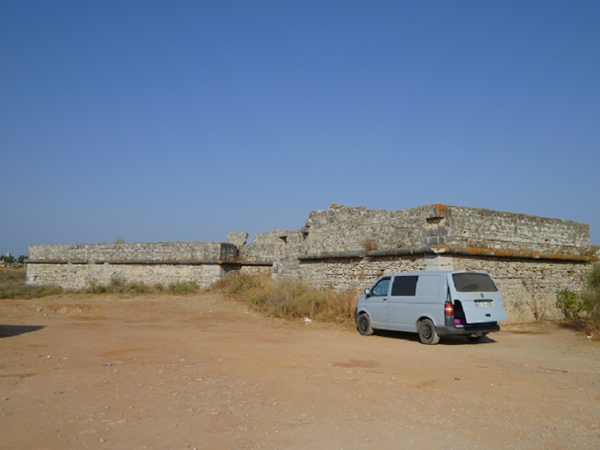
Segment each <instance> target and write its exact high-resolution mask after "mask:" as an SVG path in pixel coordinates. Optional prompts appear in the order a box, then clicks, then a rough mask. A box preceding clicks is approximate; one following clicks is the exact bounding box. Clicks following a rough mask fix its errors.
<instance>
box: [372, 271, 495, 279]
mask: <svg viewBox="0 0 600 450" xmlns="http://www.w3.org/2000/svg"><path fill="white" fill-rule="evenodd" d="M455 273H485V274H486V275H488V273H487V272H483V271H481V270H421V271H420V272H395V273H384V274H383V275H382V277H385V276H388V277H389V276H396V275H424V274H430V275H448V274H455Z"/></svg>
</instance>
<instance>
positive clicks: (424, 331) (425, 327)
mask: <svg viewBox="0 0 600 450" xmlns="http://www.w3.org/2000/svg"><path fill="white" fill-rule="evenodd" d="M417 328H418V330H419V340H420V341H421V343H422V344H428V345H432V344H437V343H438V342H440V337H439V335H438V334H437V331H435V325H433V322H432V321H431V320H429V319H423V320H421V321H420V322H419V325H418V327H417Z"/></svg>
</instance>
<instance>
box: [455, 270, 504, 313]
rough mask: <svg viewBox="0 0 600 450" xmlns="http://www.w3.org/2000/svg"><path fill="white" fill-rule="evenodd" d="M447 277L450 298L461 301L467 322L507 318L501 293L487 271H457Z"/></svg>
mask: <svg viewBox="0 0 600 450" xmlns="http://www.w3.org/2000/svg"><path fill="white" fill-rule="evenodd" d="M448 277H449V279H448V285H449V286H450V295H451V296H452V300H454V301H456V300H459V301H460V302H461V304H462V307H463V311H464V313H465V319H466V321H467V323H485V322H502V321H506V320H507V317H506V310H505V309H504V303H503V302H502V293H501V292H500V290H499V289H498V287H497V286H496V283H494V281H493V280H492V278H491V277H490V276H489V275H488V274H487V273H483V272H459V273H451V274H449V275H448Z"/></svg>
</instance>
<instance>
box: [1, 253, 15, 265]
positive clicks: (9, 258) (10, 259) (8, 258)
mask: <svg viewBox="0 0 600 450" xmlns="http://www.w3.org/2000/svg"><path fill="white" fill-rule="evenodd" d="M2 261H4V262H5V263H7V264H12V263H14V262H15V257H14V256H13V255H10V254H9V255H3V256H2Z"/></svg>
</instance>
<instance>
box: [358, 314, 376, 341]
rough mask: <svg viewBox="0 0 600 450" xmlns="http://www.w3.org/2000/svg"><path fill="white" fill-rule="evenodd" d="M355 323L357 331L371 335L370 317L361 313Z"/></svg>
mask: <svg viewBox="0 0 600 450" xmlns="http://www.w3.org/2000/svg"><path fill="white" fill-rule="evenodd" d="M356 325H357V328H358V332H359V333H360V334H362V335H363V336H371V335H372V334H373V328H372V327H371V318H370V317H369V316H368V315H367V314H365V313H362V314H360V315H359V316H358V319H356Z"/></svg>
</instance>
